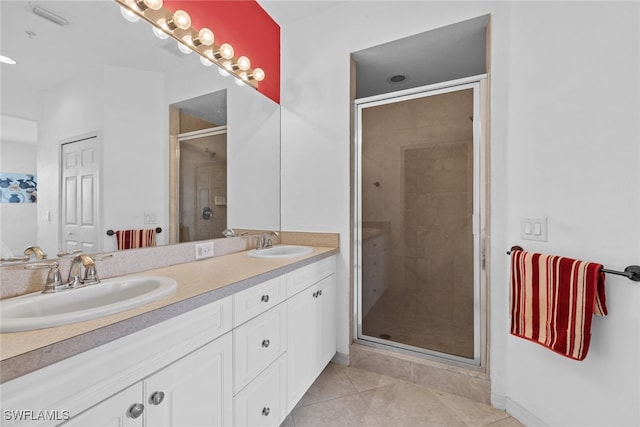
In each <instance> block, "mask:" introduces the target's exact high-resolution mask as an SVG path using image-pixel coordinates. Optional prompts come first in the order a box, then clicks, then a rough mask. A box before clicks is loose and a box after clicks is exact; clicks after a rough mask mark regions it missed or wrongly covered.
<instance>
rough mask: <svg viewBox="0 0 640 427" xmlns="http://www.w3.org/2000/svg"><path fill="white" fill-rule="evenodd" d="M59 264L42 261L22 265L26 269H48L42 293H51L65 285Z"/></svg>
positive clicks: (63, 287)
mask: <svg viewBox="0 0 640 427" xmlns="http://www.w3.org/2000/svg"><path fill="white" fill-rule="evenodd" d="M59 267H60V265H59V264H58V263H57V262H55V261H53V262H47V263H45V262H43V263H36V264H27V265H25V266H24V268H25V269H26V270H39V269H43V268H48V269H49V274H47V281H46V282H45V284H44V289H43V290H42V293H43V294H51V293H54V292H58V291H59V290H61V289H65V288H66V287H67V285H66V284H65V283H62V275H61V274H60V269H59Z"/></svg>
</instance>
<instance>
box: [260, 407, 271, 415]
mask: <svg viewBox="0 0 640 427" xmlns="http://www.w3.org/2000/svg"><path fill="white" fill-rule="evenodd" d="M270 413H271V409H269V408H266V407H265V408H262V415H264V416H265V417H268V416H269V414H270Z"/></svg>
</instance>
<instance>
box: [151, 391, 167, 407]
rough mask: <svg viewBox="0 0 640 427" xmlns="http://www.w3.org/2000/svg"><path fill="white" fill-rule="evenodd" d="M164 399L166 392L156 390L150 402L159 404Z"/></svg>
mask: <svg viewBox="0 0 640 427" xmlns="http://www.w3.org/2000/svg"><path fill="white" fill-rule="evenodd" d="M163 400H164V392H162V391H156V392H153V394H152V395H151V397H150V398H149V403H151V404H152V405H159V404H161V403H162V401H163Z"/></svg>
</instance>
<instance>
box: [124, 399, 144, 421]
mask: <svg viewBox="0 0 640 427" xmlns="http://www.w3.org/2000/svg"><path fill="white" fill-rule="evenodd" d="M143 412H144V405H143V404H142V403H134V404H133V405H131V407H130V408H129V410H128V411H127V414H128V415H129V417H131V418H133V419H136V418H138V417H139V416H140V415H142V413H143Z"/></svg>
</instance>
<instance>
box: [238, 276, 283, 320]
mask: <svg viewBox="0 0 640 427" xmlns="http://www.w3.org/2000/svg"><path fill="white" fill-rule="evenodd" d="M286 292H287V282H286V279H285V276H280V277H276V278H275V279H271V280H268V281H266V282H264V283H261V284H260V285H256V286H254V287H252V288H249V289H245V290H244V291H241V292H238V293H237V294H235V295H233V326H234V327H235V326H239V325H241V324H243V323H244V322H246V321H247V320H250V319H252V318H254V317H256V316H257V315H259V314H260V313H264V312H265V311H267V310H269V309H270V308H271V307H274V306H276V305H278V304H279V303H281V302H282V301H284V300H285V299H286Z"/></svg>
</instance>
